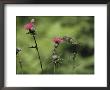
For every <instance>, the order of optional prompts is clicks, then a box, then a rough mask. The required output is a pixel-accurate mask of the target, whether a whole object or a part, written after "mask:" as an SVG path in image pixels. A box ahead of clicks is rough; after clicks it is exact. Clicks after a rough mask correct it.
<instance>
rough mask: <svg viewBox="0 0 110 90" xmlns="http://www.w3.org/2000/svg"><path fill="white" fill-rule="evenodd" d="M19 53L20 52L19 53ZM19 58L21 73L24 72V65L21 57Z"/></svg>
mask: <svg viewBox="0 0 110 90" xmlns="http://www.w3.org/2000/svg"><path fill="white" fill-rule="evenodd" d="M18 55H19V53H18ZM18 60H19V65H20V68H21V73H22V74H23V65H22V61H21V60H20V57H18Z"/></svg>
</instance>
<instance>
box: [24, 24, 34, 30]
mask: <svg viewBox="0 0 110 90" xmlns="http://www.w3.org/2000/svg"><path fill="white" fill-rule="evenodd" d="M24 28H25V29H26V30H32V28H33V23H32V22H29V23H27V24H25V25H24Z"/></svg>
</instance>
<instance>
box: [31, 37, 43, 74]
mask: <svg viewBox="0 0 110 90" xmlns="http://www.w3.org/2000/svg"><path fill="white" fill-rule="evenodd" d="M33 38H34V41H35V44H36V50H37V53H38V58H39V61H40V66H41V69H42V72H43V67H42V61H41V58H40V53H39V50H38V46H37V42H36V39H35V36H34V35H33Z"/></svg>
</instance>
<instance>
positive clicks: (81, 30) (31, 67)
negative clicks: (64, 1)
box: [16, 16, 94, 74]
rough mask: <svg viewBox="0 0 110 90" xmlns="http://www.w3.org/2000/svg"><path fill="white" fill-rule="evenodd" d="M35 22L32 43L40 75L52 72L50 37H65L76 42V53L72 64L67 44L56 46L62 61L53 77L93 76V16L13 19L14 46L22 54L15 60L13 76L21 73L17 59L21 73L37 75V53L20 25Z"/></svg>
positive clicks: (29, 36) (30, 37)
mask: <svg viewBox="0 0 110 90" xmlns="http://www.w3.org/2000/svg"><path fill="white" fill-rule="evenodd" d="M32 18H35V19H36V26H37V29H36V32H37V36H36V41H37V43H38V48H39V52H40V56H41V60H42V62H43V68H44V72H43V73H44V74H52V73H53V68H54V67H53V64H52V63H51V59H50V57H51V55H52V50H53V48H54V43H53V42H52V38H54V37H63V36H69V37H72V38H73V39H74V40H75V41H78V42H79V43H80V47H79V50H78V54H77V56H76V58H75V60H74V61H73V60H72V59H71V58H72V57H71V56H72V51H71V50H72V49H73V47H72V46H71V45H70V44H67V43H63V44H61V45H59V47H58V49H57V50H58V53H59V55H61V57H62V58H63V59H64V60H63V63H62V64H61V65H58V66H57V67H56V73H57V74H94V17H93V16H28V17H27V16H17V17H16V35H17V36H16V47H20V48H21V49H22V51H21V52H20V53H19V55H18V56H17V59H16V73H17V74H21V73H22V72H21V69H20V65H19V59H21V60H22V65H23V73H24V74H41V73H42V70H41V68H40V62H39V59H38V54H37V52H36V50H35V49H34V48H28V47H30V46H32V45H35V43H34V40H33V38H32V36H31V35H28V34H26V33H27V32H28V31H27V30H25V29H24V24H26V23H27V22H30V20H31V19H32Z"/></svg>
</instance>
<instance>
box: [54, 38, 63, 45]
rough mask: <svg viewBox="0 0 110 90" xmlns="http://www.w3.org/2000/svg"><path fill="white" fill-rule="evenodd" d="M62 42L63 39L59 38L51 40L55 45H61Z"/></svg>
mask: <svg viewBox="0 0 110 90" xmlns="http://www.w3.org/2000/svg"><path fill="white" fill-rule="evenodd" d="M63 41H64V40H63V38H60V37H55V38H53V42H54V43H57V44H59V43H61V42H63Z"/></svg>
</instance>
